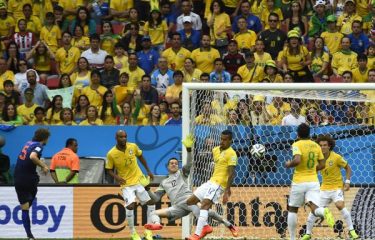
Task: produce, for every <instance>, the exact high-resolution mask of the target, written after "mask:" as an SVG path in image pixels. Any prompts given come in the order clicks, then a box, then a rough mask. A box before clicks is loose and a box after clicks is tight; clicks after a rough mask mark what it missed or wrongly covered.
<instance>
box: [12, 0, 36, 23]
mask: <svg viewBox="0 0 375 240" xmlns="http://www.w3.org/2000/svg"><path fill="white" fill-rule="evenodd" d="M27 3H28V4H30V5H31V6H33V3H32V2H31V0H20V1H19V0H9V1H8V12H9V13H11V14H12V15H13V18H14V19H15V20H16V23H17V21H18V20H19V19H21V18H24V17H25V16H24V15H23V11H22V8H23V5H25V4H27Z"/></svg>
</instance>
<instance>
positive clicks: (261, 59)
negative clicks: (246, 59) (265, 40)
mask: <svg viewBox="0 0 375 240" xmlns="http://www.w3.org/2000/svg"><path fill="white" fill-rule="evenodd" d="M254 57H255V61H254V62H255V64H258V67H262V68H264V66H266V62H267V61H268V60H272V57H271V54H269V53H268V52H263V54H262V55H259V54H258V53H257V52H254Z"/></svg>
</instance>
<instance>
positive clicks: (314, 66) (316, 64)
mask: <svg viewBox="0 0 375 240" xmlns="http://www.w3.org/2000/svg"><path fill="white" fill-rule="evenodd" d="M310 55H311V52H310ZM311 59H312V62H311V70H312V71H313V72H314V73H317V72H319V71H320V70H321V69H322V67H323V64H324V63H329V55H328V53H326V52H323V54H322V56H320V57H317V56H312V55H311Z"/></svg>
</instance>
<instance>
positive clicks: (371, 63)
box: [367, 56, 375, 69]
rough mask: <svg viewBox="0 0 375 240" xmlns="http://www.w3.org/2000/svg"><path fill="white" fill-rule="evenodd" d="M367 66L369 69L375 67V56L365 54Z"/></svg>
mask: <svg viewBox="0 0 375 240" xmlns="http://www.w3.org/2000/svg"><path fill="white" fill-rule="evenodd" d="M367 67H368V68H369V69H372V68H375V56H367Z"/></svg>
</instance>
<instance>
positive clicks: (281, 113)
mask: <svg viewBox="0 0 375 240" xmlns="http://www.w3.org/2000/svg"><path fill="white" fill-rule="evenodd" d="M266 110H267V112H268V114H269V115H270V116H271V119H270V123H271V125H281V121H282V120H283V117H285V116H286V115H287V114H288V113H290V111H291V108H290V104H289V103H286V102H283V105H282V106H281V107H279V108H276V107H275V105H273V104H272V103H271V104H269V105H267V107H266Z"/></svg>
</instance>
